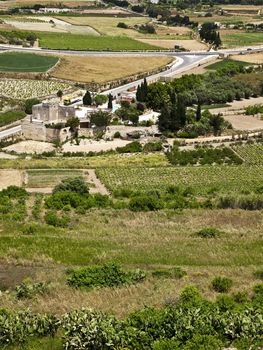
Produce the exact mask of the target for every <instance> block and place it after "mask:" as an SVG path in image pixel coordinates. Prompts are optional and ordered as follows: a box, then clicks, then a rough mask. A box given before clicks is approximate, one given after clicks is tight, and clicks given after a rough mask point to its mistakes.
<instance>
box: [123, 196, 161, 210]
mask: <svg viewBox="0 0 263 350" xmlns="http://www.w3.org/2000/svg"><path fill="white" fill-rule="evenodd" d="M162 208H163V203H162V202H161V200H160V199H159V198H157V197H156V196H147V195H139V196H136V197H133V198H132V199H131V200H130V203H129V209H130V210H132V211H155V210H160V209H162Z"/></svg>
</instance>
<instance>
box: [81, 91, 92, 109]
mask: <svg viewBox="0 0 263 350" xmlns="http://www.w3.org/2000/svg"><path fill="white" fill-rule="evenodd" d="M83 104H84V106H90V105H91V104H92V98H91V94H90V92H89V91H87V92H86V93H85V95H84V96H83Z"/></svg>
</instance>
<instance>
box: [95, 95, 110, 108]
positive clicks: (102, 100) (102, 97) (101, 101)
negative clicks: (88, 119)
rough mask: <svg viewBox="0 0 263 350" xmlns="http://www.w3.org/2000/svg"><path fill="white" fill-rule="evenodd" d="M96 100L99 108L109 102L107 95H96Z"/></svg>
mask: <svg viewBox="0 0 263 350" xmlns="http://www.w3.org/2000/svg"><path fill="white" fill-rule="evenodd" d="M94 100H95V103H96V105H97V106H101V105H103V104H104V103H106V102H107V101H108V97H107V96H106V95H96V96H95V99H94Z"/></svg>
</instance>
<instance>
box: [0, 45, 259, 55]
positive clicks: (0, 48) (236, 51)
mask: <svg viewBox="0 0 263 350" xmlns="http://www.w3.org/2000/svg"><path fill="white" fill-rule="evenodd" d="M0 51H18V52H35V53H37V52H39V53H41V52H43V53H51V54H63V55H78V56H130V55H136V56H164V55H165V56H181V57H183V56H187V55H198V56H209V55H214V54H215V53H224V54H239V53H247V52H259V51H263V45H261V46H255V47H252V46H251V47H241V48H235V49H227V50H218V51H191V52H175V51H168V50H159V51H85V50H83V51H78V50H53V49H41V48H37V47H18V46H15V45H3V44H2V45H0Z"/></svg>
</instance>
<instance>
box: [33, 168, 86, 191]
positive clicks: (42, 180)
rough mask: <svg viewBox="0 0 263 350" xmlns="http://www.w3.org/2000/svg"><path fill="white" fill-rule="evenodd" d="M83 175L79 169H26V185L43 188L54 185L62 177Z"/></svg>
mask: <svg viewBox="0 0 263 350" xmlns="http://www.w3.org/2000/svg"><path fill="white" fill-rule="evenodd" d="M76 176H83V171H81V170H70V171H69V170H67V169H66V170H63V169H52V170H50V169H48V170H28V171H27V187H30V188H38V187H40V188H44V187H54V186H55V185H56V184H58V183H59V182H61V181H62V180H63V179H66V178H69V177H76Z"/></svg>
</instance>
